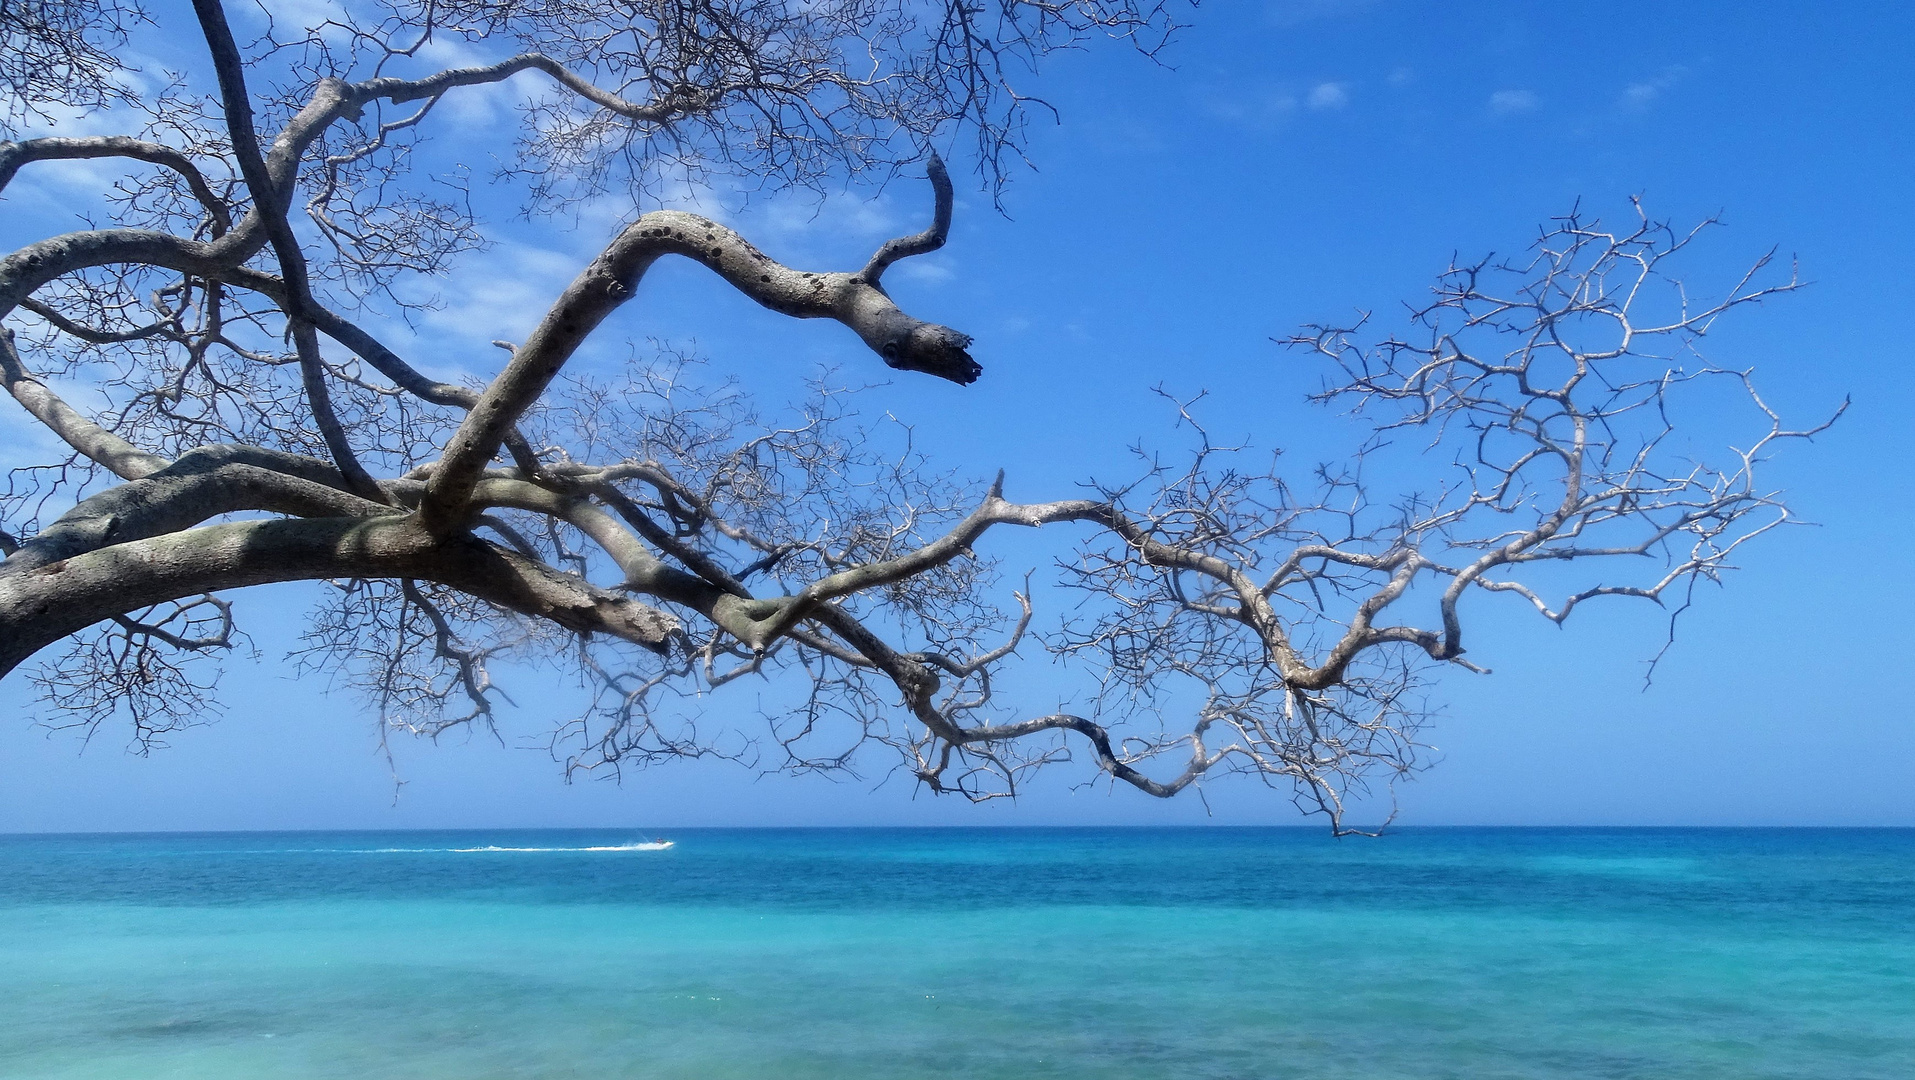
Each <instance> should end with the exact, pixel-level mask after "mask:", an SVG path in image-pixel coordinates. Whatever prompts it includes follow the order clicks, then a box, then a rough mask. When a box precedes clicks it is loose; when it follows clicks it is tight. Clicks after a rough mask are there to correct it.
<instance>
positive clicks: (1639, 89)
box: [1622, 65, 1689, 109]
mask: <svg viewBox="0 0 1915 1080" xmlns="http://www.w3.org/2000/svg"><path fill="white" fill-rule="evenodd" d="M1688 73H1689V69H1688V68H1685V67H1682V66H1681V65H1676V66H1673V67H1667V68H1664V69H1662V73H1661V74H1659V75H1657V76H1656V77H1655V78H1653V79H1644V80H1642V81H1641V82H1633V83H1630V84H1629V85H1628V86H1626V87H1623V91H1622V105H1623V108H1626V109H1646V108H1648V107H1649V106H1650V105H1651V104H1653V103H1654V102H1655V100H1656V99H1657V98H1659V97H1661V96H1662V95H1663V94H1664V93H1666V92H1667V91H1669V90H1670V89H1671V88H1673V87H1674V86H1675V85H1676V84H1677V83H1679V82H1681V81H1682V77H1683V76H1684V75H1687V74H1688Z"/></svg>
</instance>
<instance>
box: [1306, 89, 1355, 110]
mask: <svg viewBox="0 0 1915 1080" xmlns="http://www.w3.org/2000/svg"><path fill="white" fill-rule="evenodd" d="M1304 100H1305V101H1306V102H1307V103H1308V104H1309V106H1310V107H1311V108H1312V109H1315V110H1317V111H1319V112H1321V111H1323V110H1325V109H1341V108H1343V107H1344V106H1345V105H1348V104H1349V103H1350V84H1349V83H1341V82H1326V83H1318V84H1317V85H1315V86H1313V87H1311V88H1310V96H1309V97H1307V98H1305V99H1304Z"/></svg>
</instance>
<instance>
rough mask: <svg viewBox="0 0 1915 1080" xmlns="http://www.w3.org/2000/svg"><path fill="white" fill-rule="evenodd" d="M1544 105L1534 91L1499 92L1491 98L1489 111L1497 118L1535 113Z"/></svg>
mask: <svg viewBox="0 0 1915 1080" xmlns="http://www.w3.org/2000/svg"><path fill="white" fill-rule="evenodd" d="M1542 104H1543V103H1542V100H1541V99H1540V98H1538V97H1537V96H1536V91H1534V90H1498V91H1496V92H1495V93H1494V94H1491V95H1490V96H1489V111H1490V112H1493V113H1495V114H1496V115H1497V116H1515V115H1516V114H1518V113H1530V112H1535V111H1536V110H1537V109H1539V108H1541V107H1542Z"/></svg>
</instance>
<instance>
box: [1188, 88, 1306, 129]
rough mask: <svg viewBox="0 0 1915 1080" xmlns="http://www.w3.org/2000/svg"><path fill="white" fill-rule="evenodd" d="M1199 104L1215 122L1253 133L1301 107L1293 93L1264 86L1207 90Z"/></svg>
mask: <svg viewBox="0 0 1915 1080" xmlns="http://www.w3.org/2000/svg"><path fill="white" fill-rule="evenodd" d="M1199 104H1200V106H1201V107H1202V109H1203V111H1204V112H1206V113H1208V114H1209V115H1211V116H1214V117H1216V118H1217V119H1219V120H1223V121H1226V122H1228V123H1231V124H1235V125H1240V126H1242V127H1247V128H1250V129H1253V130H1257V129H1267V128H1268V127H1270V126H1271V125H1272V124H1274V123H1277V122H1278V121H1281V120H1283V119H1284V118H1286V117H1288V116H1291V115H1292V114H1294V113H1295V112H1296V111H1297V110H1298V109H1299V108H1301V107H1302V103H1301V102H1299V101H1298V100H1297V96H1296V95H1295V94H1293V93H1290V92H1289V91H1286V90H1282V89H1278V88H1275V87H1268V86H1265V87H1241V86H1240V87H1236V88H1232V89H1222V88H1219V89H1215V90H1211V91H1209V92H1207V93H1205V94H1204V95H1203V97H1202V99H1201V101H1200V103H1199Z"/></svg>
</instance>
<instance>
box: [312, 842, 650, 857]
mask: <svg viewBox="0 0 1915 1080" xmlns="http://www.w3.org/2000/svg"><path fill="white" fill-rule="evenodd" d="M671 846H672V841H670V840H647V841H645V842H644V843H638V844H604V845H600V846H594V847H500V846H498V845H496V844H487V845H486V846H484V847H453V848H426V847H384V848H359V849H356V853H359V854H366V855H430V854H435V853H440V854H448V855H473V854H490V853H493V852H558V853H565V852H575V851H579V852H583V851H664V850H665V849H666V848H669V847H671ZM352 853H354V852H351V851H349V852H347V854H352Z"/></svg>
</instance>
